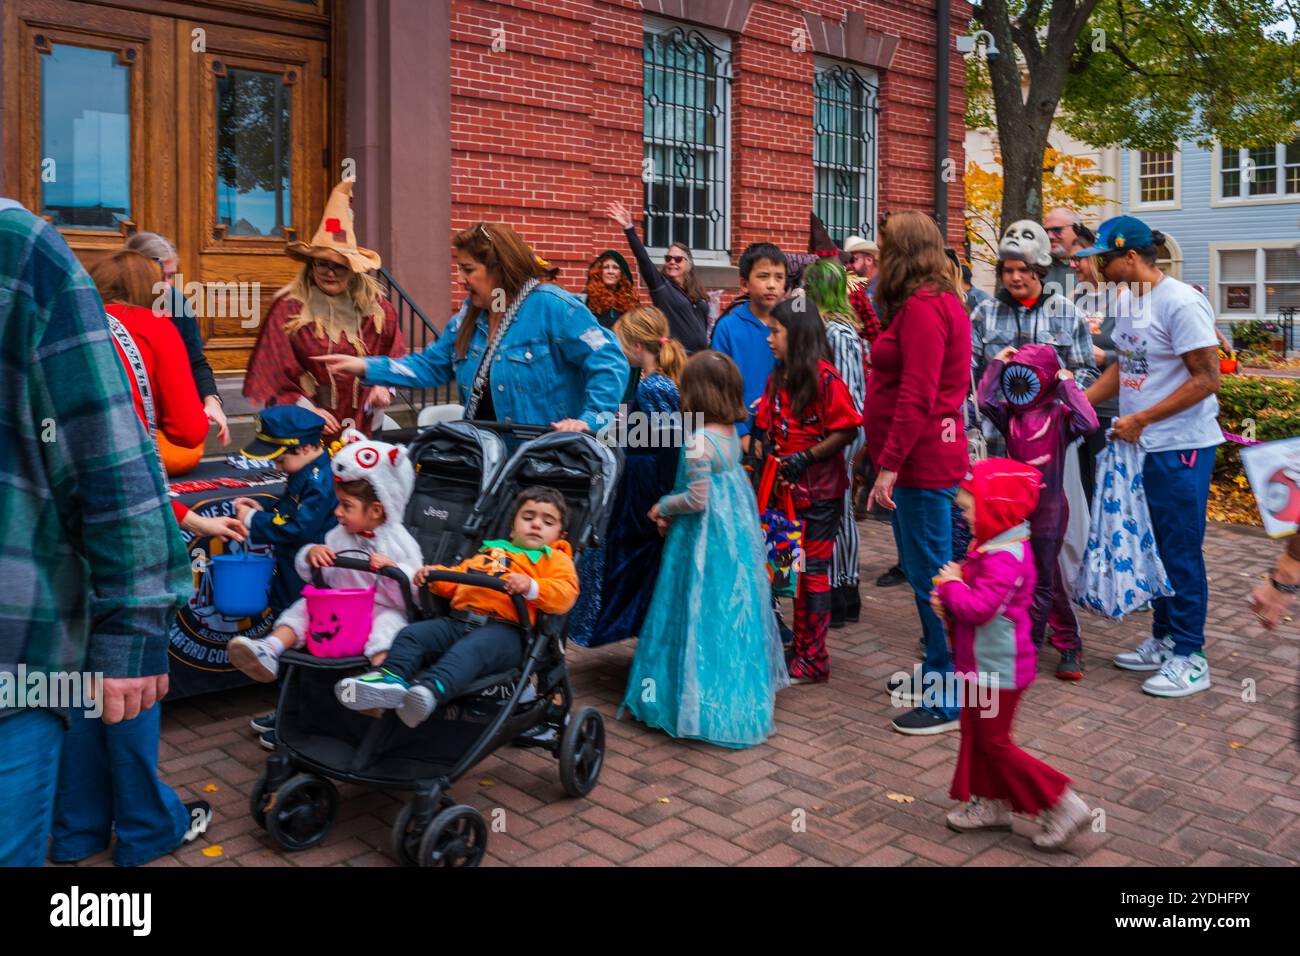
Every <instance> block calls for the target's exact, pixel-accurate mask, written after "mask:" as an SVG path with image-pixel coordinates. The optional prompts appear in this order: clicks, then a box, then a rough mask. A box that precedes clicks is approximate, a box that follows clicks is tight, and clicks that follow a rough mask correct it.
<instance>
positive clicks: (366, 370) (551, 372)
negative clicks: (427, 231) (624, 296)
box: [319, 223, 628, 432]
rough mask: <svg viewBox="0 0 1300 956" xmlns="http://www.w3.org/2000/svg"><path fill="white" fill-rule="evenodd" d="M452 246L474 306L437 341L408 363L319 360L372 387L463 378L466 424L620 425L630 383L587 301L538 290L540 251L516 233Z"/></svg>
mask: <svg viewBox="0 0 1300 956" xmlns="http://www.w3.org/2000/svg"><path fill="white" fill-rule="evenodd" d="M452 246H453V247H454V248H455V250H456V261H457V266H458V267H459V270H460V276H461V282H462V283H463V284H464V287H465V290H466V292H467V293H468V294H469V298H468V299H467V300H466V302H465V304H464V305H462V306H461V309H460V311H459V312H457V313H456V315H455V316H454V317H453V318H452V320H451V322H449V323H448V325H447V328H446V329H444V330H443V334H442V335H441V336H439V338H438V340H437V341H436V342H434V343H433V344H432V345H430V346H428V347H427V348H425V349H424V350H423V351H421V352H418V353H413V354H411V355H407V356H405V357H403V358H400V359H390V358H383V357H367V358H356V357H351V356H336V355H330V356H322V357H321V358H320V359H319V361H320V362H322V364H326V365H329V366H331V367H333V368H336V369H339V370H341V371H345V372H351V373H352V374H354V375H362V376H364V381H365V384H367V385H391V386H396V387H398V388H436V387H437V386H439V385H442V384H444V383H446V382H447V381H449V380H450V379H451V378H452V376H455V379H456V384H457V386H458V387H459V391H460V400H461V403H462V404H463V405H464V406H465V417H466V418H476V419H480V420H496V421H500V422H504V423H508V424H525V425H547V424H549V425H552V426H553V427H555V428H556V429H558V430H560V431H583V430H590V431H592V432H595V431H598V430H599V429H600V428H601V427H602V426H604V425H606V424H608V423H609V422H610V421H612V420H613V416H614V413H615V412H616V411H617V410H618V404H619V401H620V400H621V399H622V396H623V392H624V389H625V388H626V384H627V377H628V364H627V359H626V358H625V357H624V355H623V350H622V349H621V348H620V347H619V344H618V339H617V338H615V336H614V334H613V333H612V332H610V331H609V330H608V329H605V328H603V327H602V326H601V325H600V323H599V322H597V321H596V319H595V317H594V316H593V315H592V314H591V313H590V312H589V311H588V310H587V307H586V306H585V305H583V303H582V300H580V299H578V298H577V297H576V296H574V295H572V294H570V293H568V292H565V291H564V290H563V289H560V288H558V287H557V286H554V285H550V284H541V283H539V281H538V280H539V279H540V278H541V275H540V270H539V267H538V265H537V261H536V259H535V258H534V256H533V253H532V250H531V249H529V248H528V245H527V244H526V243H525V242H524V241H523V239H521V238H520V237H519V234H518V233H516V232H515V231H514V230H513V229H511V228H510V227H509V226H506V225H502V224H498V223H476V224H475V225H473V226H470V227H469V228H468V229H465V230H463V231H461V232H460V233H458V234H457V235H456V237H455V239H453V240H452ZM485 355H487V356H488V367H487V368H483V363H484V356H485ZM480 371H482V373H483V374H480Z"/></svg>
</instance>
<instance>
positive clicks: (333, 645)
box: [302, 584, 375, 657]
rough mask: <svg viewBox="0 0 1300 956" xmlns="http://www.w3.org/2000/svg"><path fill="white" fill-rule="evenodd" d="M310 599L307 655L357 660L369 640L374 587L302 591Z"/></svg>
mask: <svg viewBox="0 0 1300 956" xmlns="http://www.w3.org/2000/svg"><path fill="white" fill-rule="evenodd" d="M302 596H303V597H304V598H305V599H306V600H307V652H308V653H309V654H311V655H313V656H314V657H356V656H358V655H360V654H361V653H363V652H364V651H365V648H366V641H368V640H370V627H371V624H372V622H373V619H374V610H375V589H374V588H318V587H315V586H314V585H311V584H308V585H307V586H306V587H304V588H303V589H302Z"/></svg>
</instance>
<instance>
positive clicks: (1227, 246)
mask: <svg viewBox="0 0 1300 956" xmlns="http://www.w3.org/2000/svg"><path fill="white" fill-rule="evenodd" d="M1298 248H1300V242H1297V241H1296V240H1295V239H1256V240H1253V241H1244V242H1212V243H1210V244H1209V251H1210V288H1209V292H1210V304H1211V305H1212V306H1213V307H1214V317H1215V318H1216V319H1218V320H1221V321H1224V322H1250V321H1252V320H1258V321H1268V320H1275V319H1277V317H1278V313H1277V312H1268V311H1266V310H1265V302H1266V301H1267V291H1268V280H1267V277H1266V276H1265V274H1264V261H1265V259H1264V253H1265V251H1267V250H1270V249H1292V250H1296V249H1298ZM1249 249H1253V250H1254V251H1255V281H1254V282H1253V283H1251V284H1252V285H1254V287H1255V291H1254V294H1253V297H1252V301H1253V304H1254V311H1253V312H1226V311H1225V312H1221V311H1219V285H1220V283H1221V281H1222V280H1221V279H1220V278H1219V253H1220V252H1240V251H1242V250H1249ZM1232 284H1233V285H1245V284H1246V283H1244V282H1233V283H1232Z"/></svg>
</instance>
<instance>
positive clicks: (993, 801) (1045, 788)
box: [930, 458, 1092, 849]
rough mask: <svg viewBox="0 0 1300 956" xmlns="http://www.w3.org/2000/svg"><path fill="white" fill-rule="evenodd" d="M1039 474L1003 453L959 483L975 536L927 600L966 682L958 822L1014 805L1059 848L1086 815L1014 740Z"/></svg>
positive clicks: (986, 822) (1003, 813)
mask: <svg viewBox="0 0 1300 956" xmlns="http://www.w3.org/2000/svg"><path fill="white" fill-rule="evenodd" d="M1041 480H1042V476H1041V474H1040V473H1039V471H1038V470H1037V469H1035V468H1033V467H1032V466H1029V465H1024V464H1021V463H1019V462H1015V461H1011V460H1010V459H1007V458H990V459H987V460H985V461H978V462H975V464H974V466H973V473H972V474H971V475H970V476H969V477H967V478H966V479H965V480H964V481H963V482H962V483H961V486H960V487H959V489H958V491H957V499H956V503H957V505H958V506H959V507H960V508H961V509H962V511H963V512H964V513H965V516H966V521H967V523H968V524H969V525H970V527H971V531H972V538H971V547H970V551H969V552H967V555H966V560H965V561H964V562H963V563H962V564H960V565H958V564H956V563H955V562H950V563H948V564H946V565H944V566H943V568H941V569H940V571H939V574H938V576H936V577H935V590H934V591H933V592H932V593H931V596H930V601H931V605H932V606H933V607H934V609H935V612H936V613H938V614H939V615H940V616H941V617H942V618H943V619H944V621H945V623H946V624H947V625H948V633H949V636H950V637H951V640H952V647H953V662H954V669H955V672H956V675H957V678H958V679H959V680H961V681H963V682H964V683H965V684H966V690H967V693H966V694H965V695H964V700H963V706H962V708H961V745H960V748H959V750H958V753H957V769H956V772H955V773H954V774H953V779H952V788H951V789H950V790H949V794H948V795H949V796H951V797H952V798H953V799H954V800H961V801H963V802H964V805H963V806H961V807H959V808H957V809H956V810H954V811H952V812H951V813H949V814H948V825H949V826H950V827H951V828H952V829H954V830H962V831H964V830H983V829H1010V827H1011V814H1012V813H1013V812H1015V813H1025V814H1029V815H1032V816H1035V817H1037V818H1038V821H1039V825H1040V828H1041V829H1040V832H1038V833H1037V834H1035V835H1034V838H1033V839H1034V845H1035V846H1038V847H1040V848H1042V849H1057V848H1059V847H1061V846H1063V845H1065V844H1066V843H1067V842H1069V840H1070V839H1072V838H1073V837H1074V836H1075V834H1077V833H1078V832H1079V831H1080V830H1081V829H1083V827H1085V826H1086V825H1087V824H1088V823H1089V822H1090V821H1091V819H1092V815H1091V812H1090V811H1089V810H1088V806H1087V804H1085V803H1084V802H1083V801H1082V800H1081V799H1079V797H1078V795H1076V794H1075V792H1074V791H1073V790H1072V789H1070V779H1069V778H1068V777H1066V776H1065V775H1064V774H1063V773H1061V772H1060V771H1058V770H1055V769H1053V768H1052V767H1049V766H1048V765H1047V764H1045V763H1043V762H1042V761H1041V760H1039V759H1037V758H1036V757H1032V756H1030V755H1029V754H1027V753H1025V751H1023V750H1021V749H1020V748H1019V747H1017V746H1016V745H1015V743H1014V742H1013V741H1012V739H1011V725H1012V721H1013V720H1014V719H1015V713H1016V706H1017V705H1018V704H1019V702H1020V697H1021V695H1022V694H1023V693H1024V691H1025V689H1026V688H1027V687H1028V686H1029V685H1030V684H1031V683H1032V682H1033V680H1034V675H1035V671H1036V662H1037V656H1038V654H1037V650H1036V649H1035V647H1034V643H1033V640H1032V638H1031V636H1030V626H1031V625H1030V604H1031V603H1032V601H1033V594H1034V585H1035V578H1036V574H1035V571H1034V554H1033V548H1032V546H1031V544H1030V527H1029V522H1028V520H1027V519H1028V518H1029V516H1030V514H1031V513H1032V512H1033V511H1034V506H1035V505H1036V504H1037V503H1038V501H1039V484H1040V482H1041Z"/></svg>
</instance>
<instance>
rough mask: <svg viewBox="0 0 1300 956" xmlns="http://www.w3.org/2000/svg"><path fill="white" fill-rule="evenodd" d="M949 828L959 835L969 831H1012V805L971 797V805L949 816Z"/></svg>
mask: <svg viewBox="0 0 1300 956" xmlns="http://www.w3.org/2000/svg"><path fill="white" fill-rule="evenodd" d="M948 826H949V828H950V829H953V830H956V831H958V832H959V833H960V832H965V831H967V830H1010V829H1011V805H1010V804H1009V803H1007V802H1006V801H1005V800H986V799H985V798H984V797H971V799H970V802H969V803H967V804H964V805H962V806H960V807H958V808H957V809H956V810H953V811H952V812H951V813H949V814H948Z"/></svg>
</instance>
